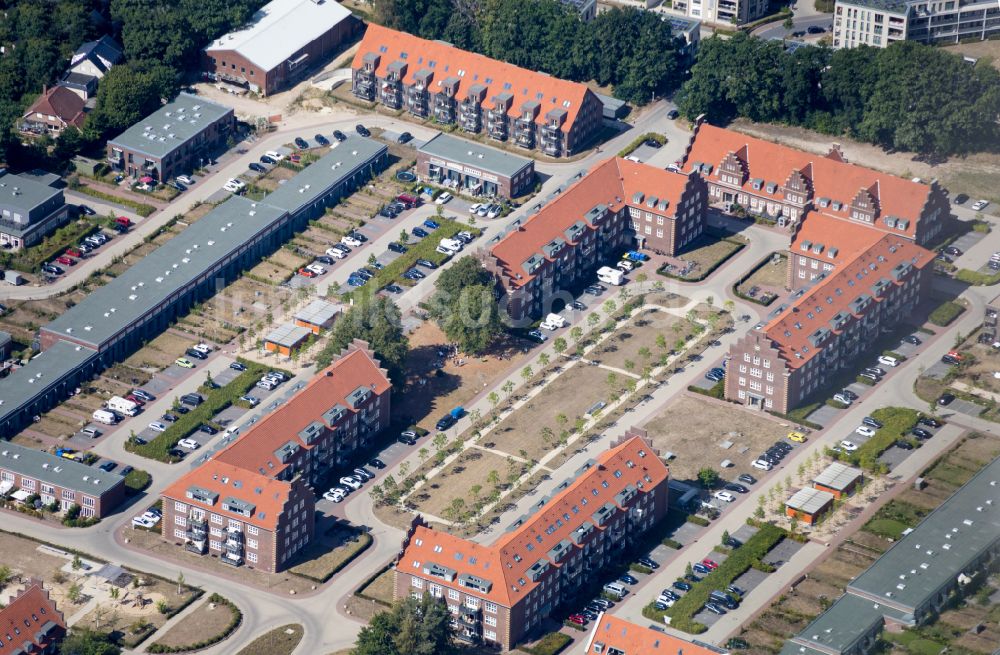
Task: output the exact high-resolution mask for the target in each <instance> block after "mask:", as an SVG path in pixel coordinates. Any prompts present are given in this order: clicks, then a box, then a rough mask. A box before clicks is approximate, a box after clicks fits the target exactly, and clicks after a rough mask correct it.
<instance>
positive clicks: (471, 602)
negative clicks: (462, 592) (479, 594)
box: [465, 596, 479, 610]
mask: <svg viewBox="0 0 1000 655" xmlns="http://www.w3.org/2000/svg"><path fill="white" fill-rule="evenodd" d="M465 606H466V607H468V608H469V609H470V610H477V609H479V599H478V598H474V597H473V596H466V597H465Z"/></svg>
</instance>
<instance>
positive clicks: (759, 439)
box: [643, 396, 788, 480]
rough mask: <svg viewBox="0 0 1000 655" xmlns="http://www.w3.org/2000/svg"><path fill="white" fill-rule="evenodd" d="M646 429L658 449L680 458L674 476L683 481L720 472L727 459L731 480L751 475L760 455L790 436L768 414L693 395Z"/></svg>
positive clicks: (672, 471)
mask: <svg viewBox="0 0 1000 655" xmlns="http://www.w3.org/2000/svg"><path fill="white" fill-rule="evenodd" d="M643 427H644V428H645V429H646V430H647V431H648V432H649V437H650V438H651V439H652V441H653V446H654V447H656V448H658V449H660V450H661V451H664V452H665V451H670V452H672V453H674V455H676V459H673V460H671V462H670V474H671V477H673V478H675V479H679V480H695V479H697V475H698V470H699V469H701V468H702V467H704V466H712V467H716V468H717V467H718V465H719V463H720V462H721V461H722V460H724V459H728V460H730V461H731V462H733V464H734V468H732V469H729V470H728V471H727V472H726V473H725V475H727V476H731V477H735V476H736V475H738V474H740V473H750V472H751V471H752V469H751V467H750V463H751V462H752V461H753V460H754V459H755V458H756V456H757V455H758V454H759V453H760V452H761V451H762V450H766V449H767V447H768V446H770V445H771V444H772V443H773V442H774V441H775V440H776V439H778V438H780V437H782V436H784V435H785V434H786V433H787V432H788V428H787V427H783V426H782V425H781V424H780V423H778V422H777V421H772V420H770V419H768V418H765V417H764V416H762V415H759V414H751V413H749V412H747V411H745V410H742V409H740V408H738V407H735V406H731V405H728V404H725V403H722V402H712V401H709V400H707V399H702V398H695V397H691V396H682V397H681V398H679V399H678V400H677V401H676V402H674V403H673V404H672V405H670V406H668V407H667V408H666V409H665V410H664V411H663V412H661V413H660V414H659V415H658V416H657V417H656V418H654V419H653V420H652V421H650V422H649V423H647V424H646V425H645V426H643ZM724 441H731V442H732V444H733V445H732V447H731V448H729V449H723V448H721V447H720V446H719V444H721V443H722V442H724Z"/></svg>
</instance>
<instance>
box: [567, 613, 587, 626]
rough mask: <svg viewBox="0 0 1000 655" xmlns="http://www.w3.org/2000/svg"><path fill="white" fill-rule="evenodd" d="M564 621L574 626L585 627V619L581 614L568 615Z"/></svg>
mask: <svg viewBox="0 0 1000 655" xmlns="http://www.w3.org/2000/svg"><path fill="white" fill-rule="evenodd" d="M566 620H567V621H569V622H570V623H572V624H574V625H587V617H585V616H584V615H582V614H570V615H569V616H567V617H566Z"/></svg>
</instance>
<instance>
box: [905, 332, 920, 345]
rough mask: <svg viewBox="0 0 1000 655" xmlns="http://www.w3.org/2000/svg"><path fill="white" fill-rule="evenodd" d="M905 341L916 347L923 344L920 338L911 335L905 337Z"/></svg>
mask: <svg viewBox="0 0 1000 655" xmlns="http://www.w3.org/2000/svg"><path fill="white" fill-rule="evenodd" d="M903 341H905V342H906V343H909V344H913V345H914V346H919V345H920V344H922V343H923V341H921V340H920V337H917V336H916V335H913V334H909V335H907V336H905V337H903Z"/></svg>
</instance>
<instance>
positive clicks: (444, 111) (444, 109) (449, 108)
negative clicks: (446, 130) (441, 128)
mask: <svg viewBox="0 0 1000 655" xmlns="http://www.w3.org/2000/svg"><path fill="white" fill-rule="evenodd" d="M434 120H436V121H437V122H438V123H444V124H445V125H450V124H452V123H454V122H455V99H454V98H449V97H448V96H446V95H443V94H438V95H437V97H435V98H434Z"/></svg>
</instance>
